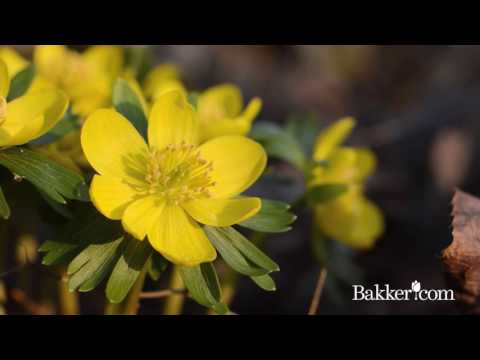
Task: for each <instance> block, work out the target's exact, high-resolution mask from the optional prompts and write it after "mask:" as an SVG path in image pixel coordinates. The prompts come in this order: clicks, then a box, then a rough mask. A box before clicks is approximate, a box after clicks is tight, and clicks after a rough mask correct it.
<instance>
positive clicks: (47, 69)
mask: <svg viewBox="0 0 480 360" xmlns="http://www.w3.org/2000/svg"><path fill="white" fill-rule="evenodd" d="M68 57H69V50H68V49H67V47H66V46H64V45H38V46H36V47H35V49H34V53H33V61H34V64H35V68H36V70H37V72H38V74H40V75H42V76H44V77H45V78H47V79H48V80H49V81H52V82H54V83H55V84H57V83H60V82H61V81H62V78H63V77H64V76H65V73H66V71H67V66H68V63H69V61H68Z"/></svg>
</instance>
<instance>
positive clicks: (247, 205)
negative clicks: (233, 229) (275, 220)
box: [182, 197, 262, 227]
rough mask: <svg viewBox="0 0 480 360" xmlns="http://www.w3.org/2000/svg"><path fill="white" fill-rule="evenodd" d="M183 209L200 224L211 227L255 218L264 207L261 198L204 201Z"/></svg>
mask: <svg viewBox="0 0 480 360" xmlns="http://www.w3.org/2000/svg"><path fill="white" fill-rule="evenodd" d="M182 207H183V208H184V209H185V210H186V211H187V213H189V214H190V216H191V217H193V218H194V219H195V220H197V221H198V222H199V223H202V224H205V225H210V226H220V227H225V226H231V225H234V224H238V223H241V222H242V221H245V220H247V219H249V218H251V217H252V216H255V215H256V214H257V213H258V212H259V211H260V209H261V207H262V201H261V200H260V199H259V198H248V197H245V198H238V199H202V200H194V201H190V202H188V203H186V204H183V205H182Z"/></svg>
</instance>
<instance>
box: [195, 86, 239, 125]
mask: <svg viewBox="0 0 480 360" xmlns="http://www.w3.org/2000/svg"><path fill="white" fill-rule="evenodd" d="M242 108H243V98H242V93H241V91H240V89H239V88H238V87H237V86H235V85H231V84H222V85H218V86H214V87H211V88H210V89H208V90H206V91H205V92H204V93H203V94H202V95H200V97H199V99H198V113H199V116H201V117H202V118H207V120H210V121H213V120H215V119H221V118H224V117H229V118H234V117H236V116H238V115H239V114H240V112H241V111H242Z"/></svg>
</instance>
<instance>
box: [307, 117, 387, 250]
mask: <svg viewBox="0 0 480 360" xmlns="http://www.w3.org/2000/svg"><path fill="white" fill-rule="evenodd" d="M354 127H355V121H354V120H353V119H352V118H344V119H341V120H339V121H338V122H336V123H335V124H333V125H332V126H331V127H329V128H327V129H326V130H325V131H323V132H322V133H321V134H320V135H319V136H318V138H317V141H316V145H315V149H314V154H313V159H314V161H315V163H316V164H318V165H316V166H314V167H313V169H312V171H311V174H310V179H309V180H308V184H307V185H308V187H310V188H311V187H315V186H320V185H327V184H346V185H348V190H347V191H346V192H345V193H344V194H342V195H340V196H338V197H337V198H335V199H333V200H331V201H328V202H326V203H321V204H319V205H317V206H315V209H314V212H315V221H316V223H317V224H318V225H319V227H320V229H321V230H322V231H323V232H324V233H325V234H326V235H328V236H330V237H332V238H334V239H336V240H338V241H340V242H343V243H345V244H346V245H349V246H351V247H354V248H357V249H369V248H371V247H372V246H373V245H374V243H375V241H376V240H377V239H378V238H379V237H380V236H381V234H382V233H383V231H384V220H383V215H382V212H381V211H380V209H379V208H378V207H377V206H376V205H375V204H373V203H372V202H371V201H369V200H368V199H367V198H366V197H365V196H364V194H363V186H364V183H365V181H366V180H367V179H368V177H369V176H370V175H371V174H372V173H373V172H374V171H375V169H376V166H377V160H376V157H375V154H374V153H373V152H372V151H370V150H368V149H359V148H349V147H342V146H341V144H342V143H343V142H344V141H345V139H346V138H347V137H348V135H350V133H351V131H352V130H353V128H354Z"/></svg>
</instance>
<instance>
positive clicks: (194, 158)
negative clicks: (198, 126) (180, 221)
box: [145, 143, 215, 205]
mask: <svg viewBox="0 0 480 360" xmlns="http://www.w3.org/2000/svg"><path fill="white" fill-rule="evenodd" d="M212 170H213V166H212V163H211V162H208V161H206V160H205V159H202V157H201V155H200V153H199V151H198V149H197V148H196V147H195V146H193V145H188V144H185V143H182V144H180V145H169V146H167V147H166V148H164V149H163V150H160V151H159V150H157V149H152V150H151V151H150V154H149V159H148V165H147V174H146V176H145V180H146V182H147V184H148V187H147V189H146V191H147V192H148V194H150V195H158V196H161V197H164V198H165V199H166V200H167V202H168V203H170V204H174V205H179V204H181V203H183V202H186V201H190V200H195V199H200V198H209V197H210V196H211V195H210V189H211V188H212V187H213V186H215V182H213V181H212V179H211V176H210V175H211V172H212Z"/></svg>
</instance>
